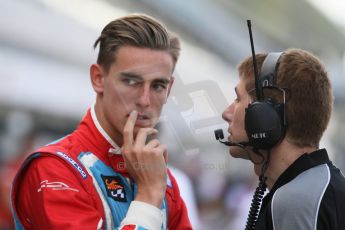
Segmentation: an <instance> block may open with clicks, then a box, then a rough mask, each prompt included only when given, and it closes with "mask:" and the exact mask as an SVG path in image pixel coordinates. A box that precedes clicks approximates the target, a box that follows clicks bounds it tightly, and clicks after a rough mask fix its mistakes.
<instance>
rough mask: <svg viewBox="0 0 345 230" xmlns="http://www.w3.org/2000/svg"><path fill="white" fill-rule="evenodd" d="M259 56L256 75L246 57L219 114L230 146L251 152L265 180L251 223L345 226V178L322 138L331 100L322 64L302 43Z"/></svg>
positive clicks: (238, 152) (235, 152)
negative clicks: (227, 103)
mask: <svg viewBox="0 0 345 230" xmlns="http://www.w3.org/2000/svg"><path fill="white" fill-rule="evenodd" d="M255 60H256V62H257V69H258V73H260V74H259V75H258V79H257V81H256V80H255V79H256V78H255V77H254V68H253V63H254V61H253V58H252V57H248V58H246V59H245V60H244V61H243V62H242V63H241V64H240V65H239V67H238V70H239V75H240V77H239V82H238V84H237V86H236V88H235V92H236V96H237V97H236V99H235V101H234V102H233V103H232V104H231V105H230V106H229V107H228V108H227V109H226V110H225V111H224V112H223V114H222V116H223V119H224V120H225V121H227V122H228V124H229V128H228V132H229V134H230V136H229V138H228V140H229V142H228V143H232V144H229V145H231V146H230V149H229V152H230V154H231V155H232V156H233V157H235V158H243V159H250V160H251V161H252V162H253V163H254V169H255V173H256V174H257V175H258V176H259V177H260V181H261V183H260V184H259V187H258V189H257V191H256V193H255V195H254V197H253V203H252V207H251V214H250V215H249V216H248V221H247V227H246V229H265V230H269V229H280V230H291V229H303V230H308V229H310V230H312V229H318V230H320V229H329V230H331V229H332V230H336V229H338V230H340V229H345V196H344V194H345V178H344V176H343V175H342V173H341V172H340V170H339V169H337V168H336V167H335V166H334V165H333V164H332V162H331V161H330V160H329V157H328V154H327V151H326V149H323V148H322V147H320V146H319V143H320V139H321V137H322V135H323V133H324V131H325V130H326V128H327V125H328V122H329V119H330V116H331V112H332V107H333V94H332V89H331V83H330V80H329V78H328V76H327V73H326V70H325V69H324V66H323V65H322V64H321V62H320V60H319V59H318V58H317V57H315V56H314V55H312V54H311V53H309V52H307V51H304V50H300V49H288V50H286V51H284V52H283V53H270V54H256V55H255ZM258 89H259V90H258ZM258 91H260V92H258ZM258 97H259V99H258ZM239 143H240V144H239ZM266 185H267V187H268V189H269V192H268V193H267V195H266V196H265V197H264V198H263V200H262V203H261V208H260V202H261V199H262V197H263V193H264V190H265V189H266V187H265V186H266ZM259 209H260V211H259ZM258 212H259V213H258ZM257 213H258V216H257Z"/></svg>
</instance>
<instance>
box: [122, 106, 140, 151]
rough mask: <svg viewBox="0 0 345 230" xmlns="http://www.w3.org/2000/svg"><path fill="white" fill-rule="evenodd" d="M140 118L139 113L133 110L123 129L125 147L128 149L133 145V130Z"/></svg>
mask: <svg viewBox="0 0 345 230" xmlns="http://www.w3.org/2000/svg"><path fill="white" fill-rule="evenodd" d="M137 117H138V112H137V111H135V110H133V111H132V112H131V113H130V114H129V117H128V119H127V122H126V124H125V127H124V128H123V147H124V148H128V147H130V146H132V145H133V139H134V138H133V130H134V126H135V122H136V120H137Z"/></svg>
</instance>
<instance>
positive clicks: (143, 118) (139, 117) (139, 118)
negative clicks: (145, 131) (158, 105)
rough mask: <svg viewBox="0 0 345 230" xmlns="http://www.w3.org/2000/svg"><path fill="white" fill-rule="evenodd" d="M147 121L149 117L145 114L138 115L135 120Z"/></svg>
mask: <svg viewBox="0 0 345 230" xmlns="http://www.w3.org/2000/svg"><path fill="white" fill-rule="evenodd" d="M147 119H149V116H147V115H145V114H139V115H138V118H137V120H147Z"/></svg>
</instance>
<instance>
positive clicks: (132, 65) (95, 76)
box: [12, 15, 191, 230]
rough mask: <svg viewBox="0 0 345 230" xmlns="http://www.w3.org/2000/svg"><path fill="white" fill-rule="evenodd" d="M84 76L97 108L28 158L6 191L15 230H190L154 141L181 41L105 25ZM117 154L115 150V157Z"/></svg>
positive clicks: (152, 30)
mask: <svg viewBox="0 0 345 230" xmlns="http://www.w3.org/2000/svg"><path fill="white" fill-rule="evenodd" d="M98 43H99V45H100V50H99V56H98V60H97V64H93V65H92V66H91V68H90V76H91V82H92V86H93V88H94V90H95V92H96V93H97V97H96V103H95V105H94V106H92V107H91V109H89V111H88V112H87V113H86V115H85V116H84V118H83V120H82V121H81V123H80V125H79V127H78V128H77V129H76V130H75V131H74V132H73V133H72V134H70V135H67V136H66V137H64V138H63V139H61V140H58V141H56V142H55V143H51V144H49V145H47V146H44V147H42V148H40V149H38V150H37V151H35V153H33V154H32V155H31V156H30V157H29V158H27V160H26V161H25V162H24V164H23V165H22V167H21V169H20V170H19V172H18V174H17V176H16V178H15V180H14V183H13V188H12V207H13V215H14V218H15V222H16V228H17V229H81V228H82V229H150V230H151V229H154V230H156V229H168V228H169V229H191V225H190V221H189V219H188V215H187V210H186V207H185V204H184V202H183V200H182V198H181V197H180V194H179V189H178V186H177V183H176V181H175V179H174V177H173V176H172V175H171V173H170V172H169V170H168V169H167V167H166V161H167V160H166V159H167V153H166V146H165V145H163V144H161V143H160V142H159V141H158V139H155V138H153V139H151V140H150V141H147V140H146V139H147V137H148V136H150V135H154V134H157V132H158V131H157V130H156V129H154V128H153V127H154V126H155V125H156V124H157V122H158V119H159V116H160V113H161V109H162V106H163V105H164V103H165V102H166V99H167V97H168V95H169V92H170V89H171V86H172V83H173V77H172V73H173V70H174V67H175V64H176V61H177V59H178V55H179V50H180V46H179V41H178V39H177V38H176V37H174V36H172V35H171V34H170V33H168V32H167V31H166V29H165V28H164V27H163V26H162V25H161V24H160V23H158V22H157V21H155V20H154V19H152V18H150V17H147V16H145V15H129V16H126V17H123V18H120V19H117V20H115V21H112V22H110V23H109V24H108V25H107V26H106V27H105V28H104V29H103V31H102V34H101V36H100V37H99V39H98V40H97V41H96V43H95V47H96V46H97V45H98ZM119 146H122V147H119Z"/></svg>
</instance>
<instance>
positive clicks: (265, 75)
mask: <svg viewBox="0 0 345 230" xmlns="http://www.w3.org/2000/svg"><path fill="white" fill-rule="evenodd" d="M281 55H282V53H269V54H268V55H267V57H266V58H265V60H264V62H263V64H262V68H261V71H260V74H259V76H257V74H256V73H255V72H256V67H255V68H254V75H255V90H256V95H257V100H256V101H253V102H252V103H250V104H249V105H248V108H247V109H246V111H245V130H246V132H247V136H248V138H249V143H250V145H251V146H253V147H254V148H257V149H270V148H272V147H273V146H274V145H276V144H277V143H278V142H279V141H280V140H282V138H283V137H284V135H285V130H286V118H285V111H284V108H285V91H284V90H283V89H281V88H279V87H277V84H276V83H277V69H278V66H279V64H278V61H279V58H280V57H281ZM253 59H255V57H253ZM253 65H256V63H255V62H254V63H253ZM263 88H273V89H276V90H279V91H281V92H282V93H283V102H276V101H273V100H272V99H271V98H268V97H265V95H264V94H263Z"/></svg>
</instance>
